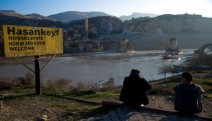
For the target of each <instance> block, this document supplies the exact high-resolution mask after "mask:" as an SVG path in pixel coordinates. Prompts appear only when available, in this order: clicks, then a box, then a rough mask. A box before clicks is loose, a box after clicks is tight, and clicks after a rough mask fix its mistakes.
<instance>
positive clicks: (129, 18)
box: [119, 12, 158, 21]
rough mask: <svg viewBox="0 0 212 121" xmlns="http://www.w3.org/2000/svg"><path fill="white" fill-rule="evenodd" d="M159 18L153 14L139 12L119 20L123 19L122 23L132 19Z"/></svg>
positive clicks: (121, 17)
mask: <svg viewBox="0 0 212 121" xmlns="http://www.w3.org/2000/svg"><path fill="white" fill-rule="evenodd" d="M156 16H158V14H153V13H138V12H134V13H132V14H131V15H122V16H120V17H119V19H121V20H122V21H125V20H131V19H132V18H140V17H150V18H153V17H156Z"/></svg>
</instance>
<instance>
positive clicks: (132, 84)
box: [120, 69, 152, 107]
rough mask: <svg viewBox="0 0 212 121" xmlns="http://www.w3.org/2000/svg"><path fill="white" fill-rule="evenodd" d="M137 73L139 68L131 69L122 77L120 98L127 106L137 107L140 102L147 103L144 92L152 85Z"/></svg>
mask: <svg viewBox="0 0 212 121" xmlns="http://www.w3.org/2000/svg"><path fill="white" fill-rule="evenodd" d="M139 74H140V71H139V70H137V69H132V70H131V73H130V75H129V76H128V77H125V78H124V83H123V88H122V90H121V94H120V100H121V101H123V103H124V104H126V105H128V106H133V107H139V106H140V105H141V104H143V105H147V104H149V101H148V97H147V95H146V93H147V91H148V90H150V89H151V88H152V86H151V85H150V84H149V83H148V82H147V81H146V80H145V79H144V78H141V77H140V75H139Z"/></svg>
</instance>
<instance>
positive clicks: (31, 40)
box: [3, 25, 63, 95]
mask: <svg viewBox="0 0 212 121" xmlns="http://www.w3.org/2000/svg"><path fill="white" fill-rule="evenodd" d="M3 36H4V56H5V57H24V56H34V66H35V69H34V73H35V89H36V94H37V95H40V94H41V86H40V72H41V69H40V64H39V57H40V55H52V54H53V55H55V54H62V53H63V42H62V40H63V32H62V29H60V28H46V27H31V26H14V25H3ZM51 59H52V58H51ZM16 60H18V59H16ZM23 65H24V66H25V67H27V66H26V65H25V64H23ZM46 65H47V64H45V66H46ZM27 68H28V69H29V70H31V71H32V69H30V68H29V67H27ZM43 68H44V67H43ZM43 68H42V69H43Z"/></svg>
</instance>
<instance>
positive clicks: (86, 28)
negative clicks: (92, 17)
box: [85, 16, 88, 38]
mask: <svg viewBox="0 0 212 121" xmlns="http://www.w3.org/2000/svg"><path fill="white" fill-rule="evenodd" d="M85 31H86V36H87V37H86V38H88V16H87V17H86V20H85Z"/></svg>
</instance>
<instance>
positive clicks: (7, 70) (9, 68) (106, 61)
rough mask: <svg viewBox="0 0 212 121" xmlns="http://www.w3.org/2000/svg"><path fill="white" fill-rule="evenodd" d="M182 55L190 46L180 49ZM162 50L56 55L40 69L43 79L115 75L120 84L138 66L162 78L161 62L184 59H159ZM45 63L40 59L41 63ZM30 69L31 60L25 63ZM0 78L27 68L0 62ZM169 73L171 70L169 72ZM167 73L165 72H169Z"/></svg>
mask: <svg viewBox="0 0 212 121" xmlns="http://www.w3.org/2000/svg"><path fill="white" fill-rule="evenodd" d="M183 52H184V55H183V56H186V54H188V53H192V52H193V50H190V49H186V50H183ZM163 53H164V50H148V51H134V52H131V53H114V52H101V53H88V54H78V55H76V54H75V55H65V56H62V57H55V58H54V59H53V60H52V61H51V62H50V63H49V64H48V65H47V66H46V68H44V69H43V70H42V72H41V78H42V80H43V81H46V80H56V79H60V78H64V79H68V80H72V82H73V83H78V82H81V81H86V82H98V81H102V80H104V81H106V80H108V79H109V78H114V80H115V82H116V84H118V85H120V84H122V82H123V79H124V77H125V76H128V75H129V73H130V70H131V69H133V68H136V69H139V70H140V71H141V75H142V76H144V77H145V78H146V79H147V80H148V81H150V80H155V79H159V78H164V75H159V74H158V72H159V68H160V67H161V66H163V65H179V64H180V63H182V62H183V61H184V60H185V59H183V57H182V58H181V59H178V60H176V59H172V60H169V59H168V60H167V59H166V60H164V59H162V54H163ZM42 65H44V63H43V61H42V63H41V66H42ZM28 66H30V67H31V68H32V69H33V68H34V67H33V66H34V65H33V64H28ZM0 68H1V69H0V78H11V77H25V75H26V73H28V72H30V71H29V70H28V69H26V68H25V67H24V66H23V65H21V64H12V65H11V64H10V65H3V66H1V67H0ZM170 75H171V74H170ZM170 75H168V76H170Z"/></svg>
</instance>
